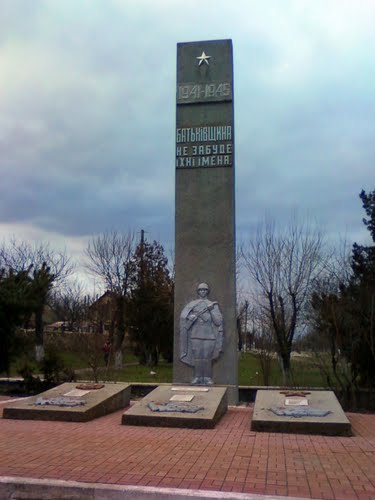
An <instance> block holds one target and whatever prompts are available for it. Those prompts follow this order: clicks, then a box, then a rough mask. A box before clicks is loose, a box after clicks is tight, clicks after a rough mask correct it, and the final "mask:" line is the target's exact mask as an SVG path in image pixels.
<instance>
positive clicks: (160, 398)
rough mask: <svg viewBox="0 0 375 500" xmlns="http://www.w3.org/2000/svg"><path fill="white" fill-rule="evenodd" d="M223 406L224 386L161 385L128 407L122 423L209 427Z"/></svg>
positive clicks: (217, 417) (217, 418)
mask: <svg viewBox="0 0 375 500" xmlns="http://www.w3.org/2000/svg"><path fill="white" fill-rule="evenodd" d="M227 408H228V403H227V390H226V388H225V387H207V386H182V385H181V386H179V385H164V386H159V387H158V388H157V389H155V390H153V391H152V392H151V393H150V394H148V395H147V396H145V397H144V398H143V399H142V400H141V401H139V402H137V403H135V404H134V405H133V406H132V407H131V408H129V409H128V410H127V411H126V412H125V413H124V414H123V416H122V424H124V425H146V426H155V427H187V428H195V429H212V428H214V427H215V425H216V423H217V422H218V421H219V420H220V418H221V417H222V416H223V415H224V413H225V412H226V411H227Z"/></svg>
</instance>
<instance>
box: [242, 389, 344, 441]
mask: <svg viewBox="0 0 375 500" xmlns="http://www.w3.org/2000/svg"><path fill="white" fill-rule="evenodd" d="M298 392H299V391H293V390H290V391H285V390H283V391H280V390H278V391H277V390H274V391H258V392H257V396H256V400H255V405H254V412H253V418H252V421H251V430H253V431H259V432H285V433H291V434H320V435H325V436H351V435H352V432H351V424H350V422H349V420H348V418H347V417H346V415H345V413H344V412H343V410H342V408H341V405H340V403H339V402H338V400H337V398H336V396H335V394H334V393H333V392H332V391H311V392H305V393H304V394H302V395H301V394H298V396H297V397H296V395H297V393H298ZM293 393H294V394H293ZM288 394H289V395H288ZM293 414H294V415H295V416H292V415H293Z"/></svg>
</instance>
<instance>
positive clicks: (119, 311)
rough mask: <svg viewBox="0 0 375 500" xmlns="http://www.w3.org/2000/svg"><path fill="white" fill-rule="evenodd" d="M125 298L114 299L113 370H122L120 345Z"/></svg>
mask: <svg viewBox="0 0 375 500" xmlns="http://www.w3.org/2000/svg"><path fill="white" fill-rule="evenodd" d="M124 313H125V297H123V296H122V295H120V296H118V297H117V298H116V312H115V325H114V342H115V345H114V351H115V368H116V369H121V368H122V350H121V348H122V343H123V340H124V337H125V318H124V316H125V314H124Z"/></svg>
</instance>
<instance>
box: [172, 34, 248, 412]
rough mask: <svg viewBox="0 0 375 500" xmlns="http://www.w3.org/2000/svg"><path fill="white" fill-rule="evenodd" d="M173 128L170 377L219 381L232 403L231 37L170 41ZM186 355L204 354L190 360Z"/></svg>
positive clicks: (234, 342) (234, 394)
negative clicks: (173, 65) (172, 48)
mask: <svg viewBox="0 0 375 500" xmlns="http://www.w3.org/2000/svg"><path fill="white" fill-rule="evenodd" d="M176 125H177V128H176V215H175V238H176V245H175V249H176V260H175V265H176V282H175V315H174V325H175V326H174V328H175V330H174V369H173V381H174V383H187V384H191V383H198V384H199V385H204V384H205V383H207V384H211V383H213V384H215V385H225V386H227V387H228V400H229V403H230V404H235V403H237V401H238V385H237V383H238V382H237V381H238V368H237V359H238V352H237V346H238V336H237V329H236V286H235V275H236V270H235V191H234V116H233V55H232V42H231V40H215V41H202V42H191V43H179V44H178V45H177V114H176ZM199 287H200V290H198V291H197V289H198V288H199ZM190 304H191V307H190ZM215 311H216V312H215ZM199 339H202V342H205V344H204V345H203V344H201V345H203V347H202V348H201V351H202V352H201V353H200V352H199V348H197V347H196V346H197V345H198V344H199ZM206 339H208V340H206ZM210 340H211V342H210ZM185 344H186V345H185ZM188 350H189V352H188ZM184 351H186V352H184ZM202 353H203V354H202ZM194 357H195V358H201V357H206V358H207V359H204V360H200V359H198V360H197V359H196V360H195V361H194Z"/></svg>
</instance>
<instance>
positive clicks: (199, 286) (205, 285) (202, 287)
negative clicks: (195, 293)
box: [197, 283, 210, 291]
mask: <svg viewBox="0 0 375 500" xmlns="http://www.w3.org/2000/svg"><path fill="white" fill-rule="evenodd" d="M209 289H210V288H209V286H208V285H207V283H199V285H198V288H197V290H207V291H208V290H209Z"/></svg>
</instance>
